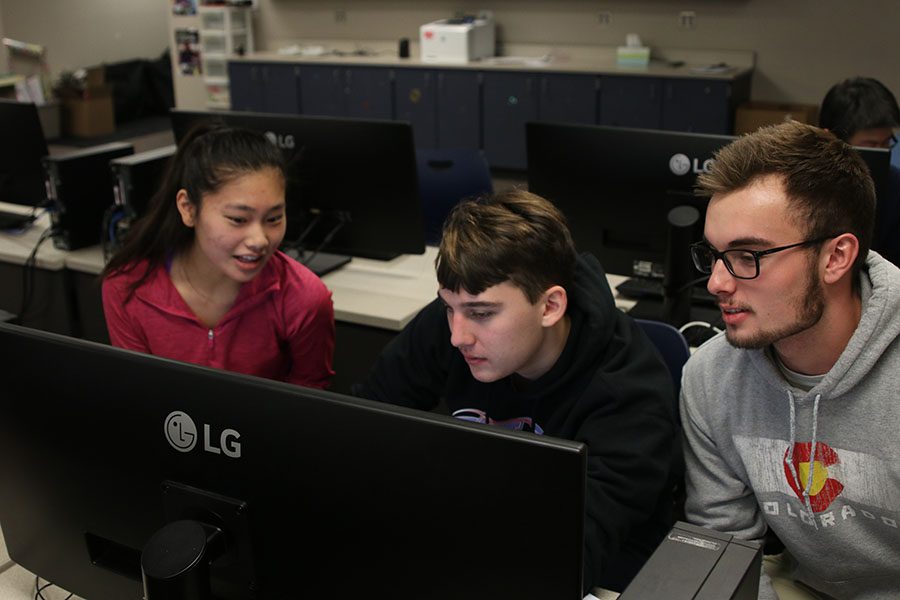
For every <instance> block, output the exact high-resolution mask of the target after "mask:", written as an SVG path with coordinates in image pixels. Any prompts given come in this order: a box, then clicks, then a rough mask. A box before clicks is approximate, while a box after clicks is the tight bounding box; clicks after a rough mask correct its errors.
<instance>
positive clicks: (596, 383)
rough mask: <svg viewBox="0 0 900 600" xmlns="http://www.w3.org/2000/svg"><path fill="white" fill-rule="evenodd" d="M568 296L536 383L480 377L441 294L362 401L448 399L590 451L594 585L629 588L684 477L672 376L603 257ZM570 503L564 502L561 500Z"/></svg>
mask: <svg viewBox="0 0 900 600" xmlns="http://www.w3.org/2000/svg"><path fill="white" fill-rule="evenodd" d="M573 288H574V289H572V290H567V291H568V296H569V305H568V310H567V314H568V315H569V317H570V319H571V329H570V332H569V337H568V339H567V341H566V345H565V348H564V349H563V352H562V354H561V355H560V357H559V359H558V360H557V362H556V364H555V365H554V366H553V367H552V368H551V369H550V370H549V371H548V372H547V373H545V374H544V375H543V376H541V377H539V378H538V379H536V380H534V381H527V382H526V381H525V380H523V379H522V378H521V377H518V376H516V375H513V376H510V377H506V378H505V379H502V380H500V381H496V382H493V383H481V382H479V381H477V380H476V379H475V378H474V377H472V374H471V372H470V371H469V366H468V365H467V364H466V362H465V360H464V359H463V356H462V354H461V353H460V352H459V351H458V350H457V349H455V348H454V347H453V346H451V345H450V329H449V326H448V323H447V316H446V310H445V308H444V306H443V304H442V302H441V301H440V300H435V301H434V302H432V303H431V304H429V305H428V306H426V307H425V308H423V309H422V311H421V312H420V313H419V314H418V315H417V316H416V317H415V318H414V319H413V321H412V322H410V323H409V325H407V327H406V328H405V329H404V330H403V331H402V332H401V333H400V334H399V335H398V336H397V337H396V338H395V339H394V340H393V341H392V342H391V343H390V344H389V345H388V346H387V348H385V350H384V352H383V353H382V355H381V357H380V358H379V360H378V362H377V364H376V366H375V368H374V370H373V372H372V373H371V374H370V376H369V378H368V380H367V381H366V382H365V383H364V384H362V385H360V386H357V388H356V389H355V390H354V391H355V393H357V394H358V395H360V396H364V397H367V398H370V399H373V400H379V401H383V402H391V403H393V404H399V405H403V406H408V407H412V408H419V409H424V410H430V409H433V408H434V407H435V406H437V405H438V403H439V401H440V400H441V399H443V400H444V401H445V402H446V405H447V408H448V409H449V411H450V413H451V414H454V415H455V416H459V417H461V418H468V419H469V420H472V419H473V418H474V417H475V416H477V415H482V416H483V415H486V416H487V417H489V418H490V420H491V422H497V421H508V420H512V421H515V422H518V423H520V424H525V428H526V429H527V430H533V431H537V432H538V433H544V434H546V435H551V436H554V437H558V438H564V439H569V440H575V441H578V442H583V443H585V444H586V445H587V447H588V464H587V478H588V479H587V486H586V488H587V497H586V514H585V517H586V519H585V555H584V556H585V559H584V588H585V591H587V590H589V589H591V588H592V587H595V586H601V587H604V588H607V589H612V590H617V591H621V589H622V588H623V587H624V586H625V585H627V583H628V582H629V581H630V580H631V578H632V577H633V576H634V575H635V574H636V573H637V571H638V570H640V568H641V566H643V564H644V562H645V561H646V560H647V558H648V557H649V555H650V554H651V553H652V552H653V550H654V549H655V548H656V546H657V544H658V543H659V542H660V541H661V540H662V537H663V536H664V535H665V534H666V532H668V530H669V527H670V525H671V522H672V519H671V515H672V507H673V499H672V489H673V486H674V483H675V481H676V480H677V479H678V478H680V476H681V472H680V465H681V456H680V454H681V452H680V448H679V445H678V436H677V435H676V431H677V425H676V417H675V411H674V391H673V389H672V382H671V378H670V376H669V373H668V371H667V370H666V367H665V365H664V364H663V362H662V360H661V359H660V358H659V356H658V355H657V353H656V351H655V349H654V348H653V345H652V343H651V342H650V341H649V340H648V339H647V338H646V337H645V336H644V334H643V333H642V332H641V330H640V328H639V327H638V326H637V324H635V322H634V321H633V320H632V319H631V318H630V317H628V316H627V315H625V314H624V313H622V312H621V311H619V310H618V309H617V308H616V307H615V303H614V301H613V297H612V293H611V292H610V289H609V285H608V283H607V281H606V276H605V274H604V272H603V269H602V267H601V266H600V263H599V262H598V261H597V259H596V258H594V257H593V256H590V255H587V254H585V255H582V256H580V257H579V258H578V264H577V268H576V274H575V281H574V285H573ZM560 510H565V507H560Z"/></svg>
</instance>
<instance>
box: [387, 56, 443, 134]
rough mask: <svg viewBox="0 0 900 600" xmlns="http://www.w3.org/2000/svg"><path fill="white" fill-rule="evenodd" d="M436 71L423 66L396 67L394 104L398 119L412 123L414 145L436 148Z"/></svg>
mask: <svg viewBox="0 0 900 600" xmlns="http://www.w3.org/2000/svg"><path fill="white" fill-rule="evenodd" d="M437 100H438V94H437V73H436V72H435V71H431V70H426V69H397V71H396V73H395V74H394V107H395V110H396V117H397V120H398V121H408V122H409V123H410V124H412V127H413V135H414V137H415V142H416V148H437V147H438V135H437V132H438V126H437V106H438V103H437Z"/></svg>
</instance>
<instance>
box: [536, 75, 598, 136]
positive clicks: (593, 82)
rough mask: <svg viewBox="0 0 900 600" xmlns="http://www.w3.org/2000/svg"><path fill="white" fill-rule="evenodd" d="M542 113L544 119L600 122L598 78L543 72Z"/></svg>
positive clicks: (590, 123)
mask: <svg viewBox="0 0 900 600" xmlns="http://www.w3.org/2000/svg"><path fill="white" fill-rule="evenodd" d="M538 113H539V115H540V120H541V121H552V122H555V123H579V124H585V125H594V124H596V123H597V77H596V76H594V75H556V74H550V75H542V76H541V94H540V106H539V110H538Z"/></svg>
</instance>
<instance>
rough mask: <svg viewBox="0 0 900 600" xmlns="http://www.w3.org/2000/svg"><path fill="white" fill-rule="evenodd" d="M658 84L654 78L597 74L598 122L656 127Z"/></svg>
mask: <svg viewBox="0 0 900 600" xmlns="http://www.w3.org/2000/svg"><path fill="white" fill-rule="evenodd" d="M661 87H662V83H661V81H660V80H659V79H657V78H654V77H618V76H613V77H601V78H600V124H601V125H610V126H613V127H643V128H645V129H659V126H660V122H661V111H662V90H661Z"/></svg>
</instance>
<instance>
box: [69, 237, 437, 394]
mask: <svg viewBox="0 0 900 600" xmlns="http://www.w3.org/2000/svg"><path fill="white" fill-rule="evenodd" d="M435 256H437V248H433V247H428V248H427V249H426V250H425V253H424V254H404V255H401V256H398V257H396V258H394V259H392V260H388V261H380V260H370V259H365V258H354V259H353V260H352V261H350V263H348V264H347V265H345V266H344V267H342V268H340V269H338V270H336V271H332V272H331V273H328V274H327V275H325V276H324V277H322V281H323V282H324V283H325V285H326V286H327V287H328V289H329V290H331V294H332V301H333V302H334V317H335V354H334V367H335V371H336V375H335V377H334V378H333V379H332V384H331V389H332V390H333V391H336V392H342V393H349V391H350V386H351V385H352V384H353V383H355V382H358V381H361V380H362V379H363V378H364V377H365V376H366V374H367V373H368V372H369V369H371V367H372V365H373V364H374V363H375V359H377V358H378V355H379V354H380V353H381V351H382V349H383V348H384V347H385V346H386V345H387V344H388V342H390V341H391V339H393V337H394V336H395V335H397V333H398V332H399V331H400V330H401V329H403V328H404V327H405V326H406V324H407V323H409V322H410V321H411V320H412V318H413V317H414V316H416V313H418V312H419V311H420V310H421V309H422V307H424V306H425V305H426V304H428V303H429V302H431V300H433V299H434V298H435V297H436V294H437V278H436V276H435V273H434V258H435ZM65 264H66V267H67V269H68V270H69V271H70V273H71V274H70V277H71V280H72V287H73V297H74V299H75V311H76V316H77V321H78V328H79V329H80V331H81V332H82V336H83V337H84V338H86V339H89V340H93V341H99V342H104V343H108V342H109V337H108V335H107V332H106V322H105V320H104V318H103V307H102V300H101V294H100V284H99V281H98V279H97V275H98V274H99V273H100V271H101V270H102V269H103V265H104V259H103V253H102V250H101V249H100V247H99V246H94V247H91V248H84V249H81V250H76V251H73V252H69V253H67V255H66V258H65Z"/></svg>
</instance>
